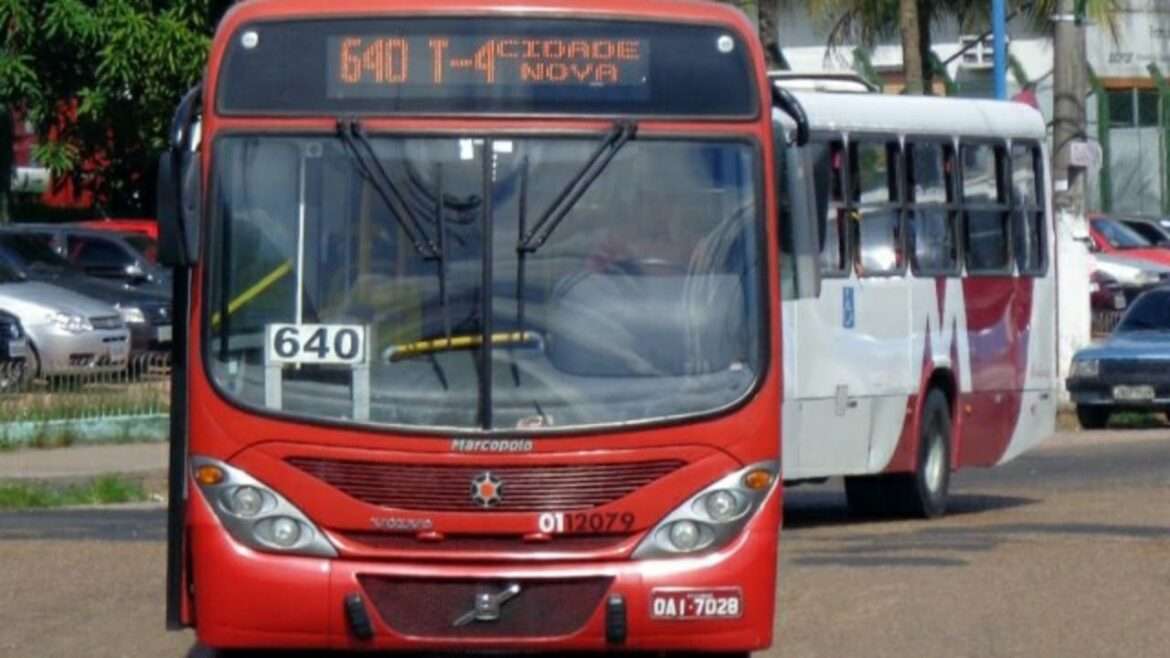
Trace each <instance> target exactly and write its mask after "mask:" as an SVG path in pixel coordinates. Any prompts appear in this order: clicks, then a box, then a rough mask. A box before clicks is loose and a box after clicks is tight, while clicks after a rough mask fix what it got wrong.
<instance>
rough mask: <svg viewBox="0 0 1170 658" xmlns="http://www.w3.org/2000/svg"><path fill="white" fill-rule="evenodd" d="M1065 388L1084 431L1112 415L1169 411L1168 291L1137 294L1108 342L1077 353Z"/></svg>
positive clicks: (1169, 297)
mask: <svg viewBox="0 0 1170 658" xmlns="http://www.w3.org/2000/svg"><path fill="white" fill-rule="evenodd" d="M1066 386H1067V387H1068V391H1069V393H1070V394H1071V396H1072V401H1073V402H1074V403H1075V404H1076V406H1077V419H1078V420H1079V421H1080V423H1081V427H1084V428H1085V429H1100V428H1102V427H1105V425H1106V424H1107V423H1108V422H1109V417H1110V416H1111V415H1112V414H1113V413H1114V412H1115V411H1123V410H1133V411H1160V412H1167V411H1170V287H1162V288H1156V289H1154V290H1151V291H1149V292H1146V293H1144V294H1142V295H1141V296H1140V297H1138V298H1137V299H1136V300H1134V302H1133V303H1132V304H1130V307H1129V310H1128V311H1126V313H1125V315H1124V316H1122V318H1121V322H1120V323H1118V325H1117V327H1116V328H1115V329H1114V330H1113V333H1112V334H1110V335H1109V338H1107V339H1106V340H1105V341H1104V342H1102V343H1099V344H1097V345H1093V346H1090V347H1086V348H1084V349H1082V350H1080V351H1078V352H1077V353H1076V354H1075V355H1074V356H1073V361H1072V369H1071V370H1070V372H1069V378H1068V381H1067V382H1066Z"/></svg>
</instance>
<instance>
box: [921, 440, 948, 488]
mask: <svg viewBox="0 0 1170 658" xmlns="http://www.w3.org/2000/svg"><path fill="white" fill-rule="evenodd" d="M943 441H944V439H943V438H942V437H941V436H940V435H939V432H938V430H937V429H935V430H934V431H933V432H931V434H930V448H929V449H928V451H927V453H926V468H925V469H924V470H925V475H926V488H927V489H929V490H930V492H931V493H932V494H933V493H938V492H939V491H940V490H941V489H942V482H943V474H944V471H943V469H944V468H946V465H945V464H944V463H943V443H942V442H943Z"/></svg>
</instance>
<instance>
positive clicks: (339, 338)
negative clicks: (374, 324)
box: [264, 324, 366, 365]
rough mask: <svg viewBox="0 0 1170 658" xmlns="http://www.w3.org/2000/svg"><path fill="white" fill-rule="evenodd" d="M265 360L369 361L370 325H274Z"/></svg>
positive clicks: (348, 363) (312, 361)
mask: <svg viewBox="0 0 1170 658" xmlns="http://www.w3.org/2000/svg"><path fill="white" fill-rule="evenodd" d="M265 333H266V340H265V343H266V346H265V348H264V356H265V361H266V362H267V363H269V364H273V365H276V364H281V365H283V364H291V363H302V364H345V365H356V364H360V363H365V361H366V328H365V327H363V326H361V325H350V324H270V325H268V327H267V331H266V332H265Z"/></svg>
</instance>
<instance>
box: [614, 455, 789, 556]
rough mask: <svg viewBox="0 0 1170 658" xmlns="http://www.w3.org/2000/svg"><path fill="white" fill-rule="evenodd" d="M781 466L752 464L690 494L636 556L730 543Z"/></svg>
mask: <svg viewBox="0 0 1170 658" xmlns="http://www.w3.org/2000/svg"><path fill="white" fill-rule="evenodd" d="M779 470H780V464H779V462H776V461H768V462H761V463H759V464H753V465H751V466H749V467H747V468H744V469H741V470H738V471H736V472H734V473H731V474H730V475H727V476H725V477H723V478H721V479H720V480H719V481H717V482H715V483H714V484H712V485H710V486H708V487H707V488H705V489H703V490H702V491H700V492H698V493H696V494H695V495H693V496H691V497H690V498H689V499H687V501H686V502H685V503H683V504H682V505H679V506H678V507H677V508H675V509H674V511H672V512H671V513H670V514H668V515H666V517H665V518H663V519H662V521H660V522H659V523H658V525H656V526H655V527H654V528H653V529H652V530H650V532H649V533H647V534H646V537H645V538H644V539H643V540H642V543H641V544H639V545H638V548H637V549H635V550H634V558H635V559H651V558H662V557H676V556H680V555H693V554H695V553H698V552H700V551H706V550H714V549H718V548H721V547H723V546H725V545H727V544H728V543H729V542H731V540H732V539H734V538H735V537H736V536H737V535H738V534H739V533H740V531H742V530H743V527H744V526H745V525H746V524H747V522H748V519H750V518H751V517H752V514H754V513H755V512H756V511H757V510H758V509H759V507H760V504H761V503H763V501H764V499H766V498H767V497H768V493H769V492H771V491H772V488H773V487H774V486H775V484H776V481H777V479H778V474H779Z"/></svg>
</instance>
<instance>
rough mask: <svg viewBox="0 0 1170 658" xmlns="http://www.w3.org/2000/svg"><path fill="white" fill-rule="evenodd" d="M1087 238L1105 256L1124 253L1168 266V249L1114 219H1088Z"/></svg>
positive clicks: (1169, 254)
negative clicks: (1090, 239)
mask: <svg viewBox="0 0 1170 658" xmlns="http://www.w3.org/2000/svg"><path fill="white" fill-rule="evenodd" d="M1089 236H1090V237H1091V238H1092V239H1093V246H1094V248H1095V249H1094V250H1095V251H1099V252H1101V253H1106V254H1111V253H1116V252H1124V255H1125V256H1129V257H1131V258H1138V259H1140V260H1144V261H1149V262H1151V263H1158V264H1159V265H1170V249H1166V248H1164V247H1158V246H1155V245H1154V244H1153V243H1152V242H1150V241H1149V240H1148V239H1146V238H1145V237H1143V236H1142V235H1141V234H1140V233H1138V232H1137V231H1134V230H1133V229H1131V228H1130V227H1128V226H1126V225H1125V224H1124V223H1122V222H1120V221H1118V220H1116V219H1111V218H1109V217H1094V218H1092V219H1090V220H1089Z"/></svg>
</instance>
